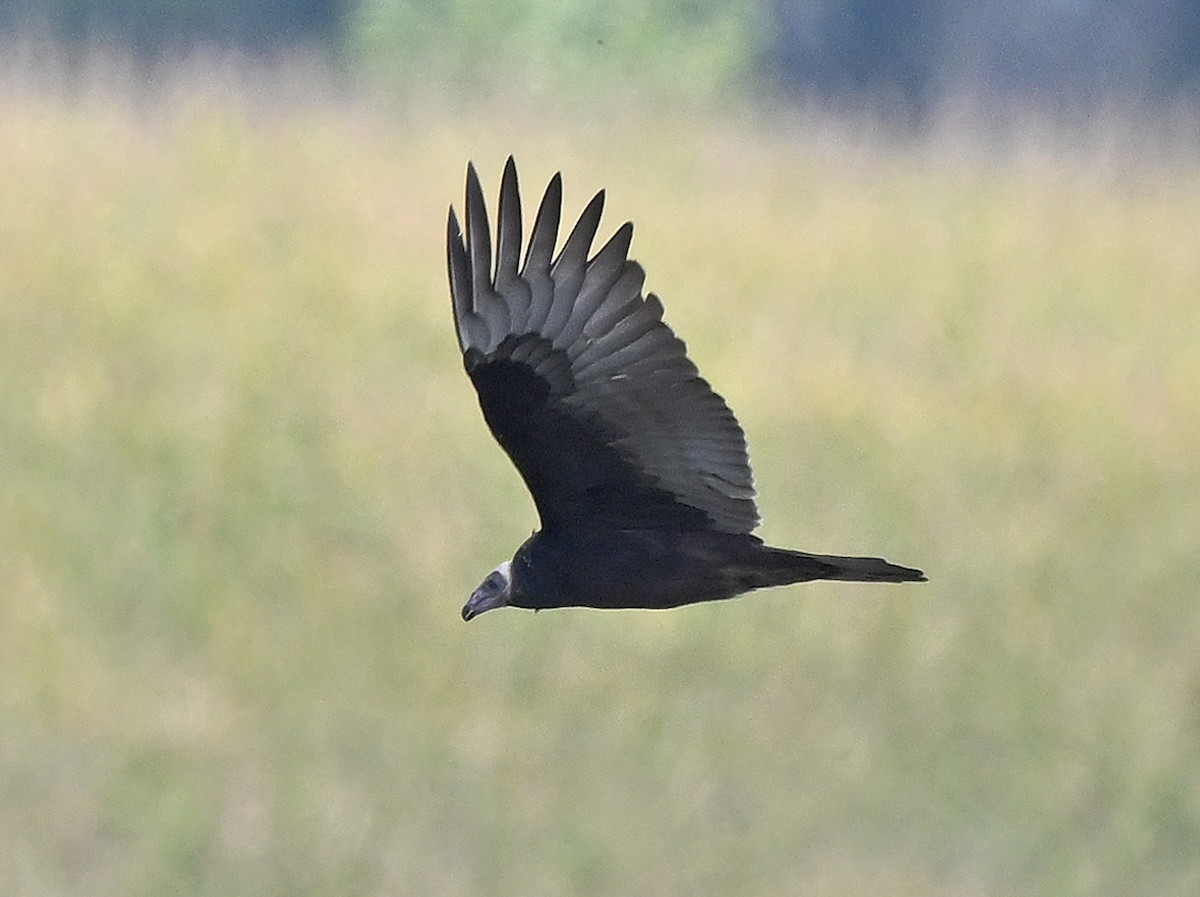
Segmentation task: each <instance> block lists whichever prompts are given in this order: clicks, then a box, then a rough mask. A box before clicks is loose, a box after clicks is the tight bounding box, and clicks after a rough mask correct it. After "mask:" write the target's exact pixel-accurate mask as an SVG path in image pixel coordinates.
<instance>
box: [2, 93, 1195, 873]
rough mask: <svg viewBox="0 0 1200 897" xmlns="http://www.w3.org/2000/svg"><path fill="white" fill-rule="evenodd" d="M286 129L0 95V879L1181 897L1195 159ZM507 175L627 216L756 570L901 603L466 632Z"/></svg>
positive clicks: (387, 127) (498, 531)
mask: <svg viewBox="0 0 1200 897" xmlns="http://www.w3.org/2000/svg"><path fill="white" fill-rule="evenodd" d="M167 74H168V75H169V73H167ZM321 96H323V95H322V94H320V93H318V92H310V93H309V96H308V99H304V100H301V99H297V94H296V93H295V91H283V92H273V91H272V89H271V87H270V75H269V73H264V72H262V71H260V70H250V71H249V72H247V73H245V81H244V83H243V82H240V81H238V80H237V79H236V78H233V79H230V78H229V77H228V75H225V76H222V75H220V73H208V74H207V75H205V76H203V77H202V76H199V75H197V74H196V73H195V72H192V73H191V74H190V75H184V74H180V75H177V76H173V77H167V78H166V79H165V80H164V83H163V84H162V85H161V87H160V89H159V90H158V91H151V90H147V89H146V88H145V87H144V86H142V87H141V89H140V90H139V91H136V92H135V91H133V90H131V89H128V86H127V85H126V84H125V83H123V82H116V83H106V82H104V80H103V79H93V83H92V84H91V89H90V90H89V91H88V92H86V93H83V94H77V95H73V96H67V95H64V94H60V93H57V92H55V91H53V90H47V89H44V88H42V87H39V86H36V82H35V81H33V80H31V79H25V80H21V79H16V78H11V77H10V78H9V79H8V81H7V82H6V83H5V90H3V91H2V92H0V132H2V133H3V134H4V135H5V160H6V161H5V165H4V166H0V383H2V384H3V388H0V657H3V658H4V665H3V673H2V674H0V892H3V893H12V894H23V895H38V894H55V895H73V894H78V895H88V897H103V895H110V894H111V895H122V897H125V895H130V894H163V893H186V894H198V895H205V894H211V895H218V894H219V895H223V897H224V895H230V894H253V895H255V897H264V895H281V897H282V895H288V897H294V895H302V894H314V895H316V894H347V893H369V894H397V893H398V894H438V895H448V897H454V895H489V897H491V895H495V894H525V895H564V894H578V895H601V894H643V895H649V897H654V895H669V894H680V893H687V894H696V895H704V894H712V895H722V897H724V895H729V894H738V895H748V897H749V895H778V894H792V893H803V894H808V895H816V897H821V895H838V897H846V895H849V897H854V895H872V897H874V895H878V894H889V895H897V897H906V895H913V897H915V895H921V897H930V895H935V897H936V895H945V897H952V895H953V897H961V895H970V894H988V895H1022V897H1029V895H1035V897H1037V895H1044V897H1063V895H1101V897H1103V895H1113V897H1117V895H1122V897H1123V895H1126V894H1128V893H1130V892H1138V893H1141V892H1145V893H1153V894H1161V895H1176V897H1184V895H1190V894H1194V893H1196V891H1197V888H1200V851H1197V849H1196V846H1197V843H1198V842H1200V747H1198V745H1200V700H1198V698H1200V617H1198V616H1197V614H1196V613H1195V608H1196V597H1197V596H1196V582H1197V581H1198V580H1200V536H1198V534H1200V503H1198V502H1197V501H1196V496H1197V495H1198V494H1200V466H1198V465H1197V463H1196V458H1197V456H1198V454H1200V392H1198V391H1197V390H1196V384H1197V383H1198V382H1200V343H1198V342H1197V340H1196V339H1195V335H1196V333H1197V332H1200V304H1198V303H1197V302H1196V284H1197V283H1200V254H1198V253H1197V252H1196V243H1195V235H1196V233H1198V232H1200V202H1198V201H1197V197H1200V158H1198V157H1197V154H1196V148H1195V147H1196V145H1195V143H1194V142H1188V141H1181V142H1180V143H1179V144H1178V145H1177V146H1175V147H1174V148H1172V147H1170V146H1168V145H1166V144H1164V143H1160V142H1156V140H1157V138H1156V136H1155V135H1157V134H1160V133H1161V132H1160V131H1159V130H1157V129H1156V128H1155V127H1152V126H1151V125H1150V124H1149V123H1140V124H1139V126H1138V127H1137V128H1132V127H1130V128H1126V127H1125V126H1124V125H1122V123H1121V122H1119V121H1117V122H1109V123H1108V125H1104V124H1102V123H1097V125H1096V127H1097V130H1096V132H1095V133H1093V134H1078V133H1071V134H1064V135H1060V138H1058V139H1055V138H1054V137H1053V135H1052V134H1051V135H1047V134H1046V133H1044V132H1039V131H1038V130H1037V129H1036V128H1035V127H1034V125H1036V122H1030V127H1029V128H1027V129H1026V130H1025V131H1024V132H1023V138H1022V139H1021V140H1018V141H1016V142H1014V144H1013V145H1012V146H1011V147H1010V148H1002V147H999V146H997V145H995V144H991V145H989V144H988V143H987V140H986V138H983V139H980V140H978V141H977V140H974V139H973V138H972V136H971V135H972V133H975V132H973V131H972V127H971V123H970V122H968V121H959V122H957V123H955V127H953V128H949V127H948V128H947V129H946V130H945V131H944V132H941V133H933V134H931V135H929V136H927V137H925V138H923V139H921V140H920V141H916V142H904V141H899V140H896V139H894V137H893V136H890V135H888V134H887V133H885V132H882V131H880V130H878V129H877V128H876V127H875V126H874V125H873V123H871V122H859V123H854V122H850V121H845V120H839V119H833V118H827V117H822V116H817V115H810V116H808V117H801V118H800V119H798V120H797V119H788V120H784V119H764V120H758V121H751V120H729V119H728V118H722V119H701V118H688V117H684V116H679V115H672V114H670V113H667V112H662V111H660V112H659V114H657V115H649V114H643V113H640V112H638V111H637V110H636V109H629V110H626V111H625V112H623V113H621V114H619V115H615V116H614V115H613V114H611V110H610V112H609V114H608V117H600V116H597V115H594V114H591V112H590V111H581V112H579V113H578V114H577V115H575V116H567V117H565V118H562V119H552V118H549V117H547V116H546V115H545V114H544V112H543V111H542V110H541V109H537V108H532V107H522V106H516V107H514V106H512V105H511V104H507V103H497V104H490V103H483V104H481V105H479V106H477V107H475V108H470V109H465V110H455V109H454V108H447V107H444V106H438V105H433V104H431V105H427V106H420V105H410V106H408V107H406V108H403V109H399V110H398V109H395V108H392V109H391V110H390V111H388V112H381V111H380V110H379V109H377V108H374V107H372V106H371V105H370V104H368V103H366V102H364V101H362V100H360V99H356V98H354V97H349V96H345V95H342V96H339V97H337V99H336V101H329V100H326V99H321V98H319V97H321ZM626 147H637V152H636V153H631V152H626V151H621V150H622V148H626ZM509 152H515V153H516V155H517V159H518V162H519V164H520V166H521V173H522V178H523V182H524V186H525V190H526V191H527V194H533V193H535V192H536V191H538V190H539V189H540V188H541V186H542V185H543V184H544V183H545V181H546V180H547V179H548V177H549V176H550V174H551V173H552V172H553V171H554V170H556V169H558V168H560V167H561V168H562V169H563V170H564V172H565V185H564V186H565V190H566V205H567V207H568V210H569V211H568V214H572V213H573V212H574V211H575V210H578V209H580V208H582V205H583V203H584V202H585V201H586V199H587V197H588V196H590V194H591V192H592V191H594V190H595V189H597V188H599V187H601V186H605V187H607V188H609V193H608V195H609V204H610V211H609V213H608V215H607V216H606V219H605V222H606V223H605V225H604V229H605V230H606V231H611V230H612V229H615V227H616V226H617V224H618V223H619V222H620V221H622V220H624V219H625V218H626V217H630V218H633V219H635V220H636V221H637V222H638V233H637V236H636V238H635V242H634V254H635V256H636V257H638V258H639V259H640V260H641V261H642V262H643V263H645V265H646V267H647V270H648V271H649V284H648V285H649V287H650V288H651V289H654V290H655V291H656V292H658V293H659V294H660V295H662V296H663V298H664V303H665V305H666V308H667V319H668V320H669V321H670V322H671V323H672V324H673V325H674V326H675V327H676V328H677V329H678V330H679V332H680V333H681V334H682V335H683V336H684V337H686V338H687V339H688V340H689V346H690V349H691V353H692V355H693V357H694V358H695V359H696V361H697V362H698V363H699V365H700V367H701V368H702V369H703V371H704V372H705V374H706V375H707V376H708V377H709V378H710V379H711V380H712V381H713V382H714V383H715V384H716V385H717V387H718V388H719V389H720V390H721V392H722V393H724V394H725V396H726V397H727V398H728V399H729V401H730V403H731V405H732V406H733V408H734V409H735V410H736V411H737V412H738V414H739V416H740V418H741V420H742V422H743V424H744V425H745V428H746V430H747V432H748V434H749V438H750V444H751V451H752V454H753V457H754V460H755V469H756V472H757V474H758V481H759V484H760V487H761V489H762V493H763V496H762V502H761V504H762V509H763V512H764V517H765V520H766V524H765V531H764V535H765V536H766V537H767V538H768V539H769V540H770V541H774V542H778V543H783V544H788V545H796V546H800V547H804V548H809V549H812V550H817V551H839V552H844V551H862V552H878V553H881V554H883V555H885V556H888V557H890V558H893V559H895V560H896V561H899V562H904V563H912V564H919V565H921V566H922V567H924V568H925V569H926V570H927V571H928V572H929V574H930V577H931V581H930V582H929V583H928V584H924V585H921V586H911V587H887V588H882V587H869V586H853V585H848V584H828V583H822V584H813V585H811V586H805V587H796V588H789V589H780V590H774V591H771V592H764V593H760V594H756V595H752V596H748V597H746V598H743V599H739V600H736V601H732V602H726V603H721V604H712V605H703V606H696V607H692V608H686V609H682V610H679V611H672V612H667V613H649V612H642V613H638V612H620V613H599V612H589V611H554V612H545V613H540V614H537V615H533V614H530V613H527V612H520V611H498V612H496V613H494V614H489V615H488V616H486V617H483V618H482V619H480V620H478V621H476V622H475V623H472V624H470V625H464V624H462V622H461V621H460V620H459V618H458V609H459V607H460V606H461V603H462V601H463V599H464V597H465V595H466V594H467V593H468V592H469V590H470V589H471V588H472V587H473V586H474V585H475V584H476V583H477V581H478V580H479V578H480V577H481V576H482V575H483V574H484V573H485V572H486V571H487V570H489V569H491V567H492V566H493V565H494V564H495V563H496V561H498V560H500V559H501V558H503V557H504V556H506V555H507V554H508V553H510V552H511V551H512V550H513V547H514V546H515V545H517V544H518V543H519V542H520V541H521V540H522V538H523V537H524V536H525V535H526V534H527V533H528V531H529V529H530V528H531V527H532V526H533V525H534V522H535V518H534V514H533V509H532V506H531V504H530V502H529V499H528V497H527V496H526V494H525V492H524V490H523V488H522V486H521V483H520V481H519V479H518V477H517V476H516V475H515V473H514V472H513V470H512V468H511V466H510V465H509V464H508V462H507V460H506V459H505V458H504V456H503V454H502V453H501V452H500V450H499V449H498V448H497V447H496V446H495V444H494V443H493V442H492V440H491V438H490V436H489V435H488V434H487V432H486V428H485V426H484V424H483V422H482V420H481V418H480V415H479V411H478V407H477V405H476V403H475V400H474V396H473V394H472V392H471V388H470V385H469V383H468V381H467V379H466V377H465V376H464V375H463V373H462V369H461V361H460V358H459V356H458V353H457V349H456V345H455V340H454V336H453V328H452V324H451V320H450V314H449V308H448V301H449V300H448V298H447V292H446V284H445V272H444V269H443V259H444V255H443V253H444V248H443V245H442V240H443V239H444V222H445V214H446V205H447V202H448V201H449V200H451V199H455V200H457V198H458V197H460V196H461V191H462V179H463V168H464V163H465V162H466V160H467V159H468V158H474V159H475V161H476V162H477V163H478V164H479V165H480V167H481V172H483V174H484V176H485V180H486V182H487V183H488V184H489V185H491V189H490V190H489V192H490V193H491V194H492V195H494V185H495V179H496V178H498V176H499V172H500V167H501V164H502V162H503V159H504V157H505V155H507V154H508V153H509Z"/></svg>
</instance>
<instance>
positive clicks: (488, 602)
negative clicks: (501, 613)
mask: <svg viewBox="0 0 1200 897" xmlns="http://www.w3.org/2000/svg"><path fill="white" fill-rule="evenodd" d="M507 604H508V592H507V591H504V592H498V591H496V590H495V589H488V588H487V586H486V584H485V585H482V586H480V587H479V588H477V589H476V590H475V591H474V592H472V593H471V597H470V598H468V599H467V603H466V604H464V605H463V609H462V618H463V621H464V622H469V621H470V620H472V619H474V618H475V617H478V616H479V615H480V614H481V613H483V612H484V611H485V610H493V609H495V608H497V607H504V606H506V605H507Z"/></svg>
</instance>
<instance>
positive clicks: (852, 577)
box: [757, 545, 925, 585]
mask: <svg viewBox="0 0 1200 897" xmlns="http://www.w3.org/2000/svg"><path fill="white" fill-rule="evenodd" d="M757 566H758V567H759V570H760V571H761V572H762V573H763V575H764V576H765V577H766V578H767V579H768V580H769V582H768V583H766V584H769V585H784V584H786V583H791V582H808V581H809V580H813V579H838V580H843V581H846V582H925V574H924V573H923V572H922V571H920V570H916V569H914V568H912V567H901V566H900V565H898V564H889V563H888V562H887V561H885V560H884V559H883V558H853V557H840V556H838V555H832V554H809V553H808V552H805V551H792V550H791V549H789V548H772V547H771V546H769V545H764V546H762V549H761V553H760V554H759V558H758V563H757Z"/></svg>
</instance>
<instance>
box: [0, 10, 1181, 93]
mask: <svg viewBox="0 0 1200 897" xmlns="http://www.w3.org/2000/svg"><path fill="white" fill-rule="evenodd" d="M618 6H619V7H620V8H619V9H617V7H618ZM627 6H628V4H626V5H625V6H620V4H617V5H616V6H614V0H609V2H608V3H605V2H601V0H562V2H561V3H558V4H547V5H545V6H544V7H541V6H538V5H536V4H534V5H527V4H526V5H520V8H518V9H514V10H513V11H511V13H510V12H509V11H504V12H503V14H500V13H498V12H497V9H496V7H495V6H494V2H493V0H478V2H476V0H460V2H457V3H454V4H447V3H444V2H437V0H0V32H5V33H8V34H10V35H12V34H32V35H34V36H36V37H40V38H52V39H54V40H57V41H60V42H63V43H64V44H66V45H67V46H70V45H72V44H88V43H92V42H96V41H102V42H107V43H117V44H119V45H123V46H126V47H128V48H131V49H132V50H134V51H135V52H136V53H138V54H139V55H143V56H152V57H156V56H162V55H164V54H169V53H173V52H175V51H177V50H179V49H181V48H187V47H190V46H195V45H211V44H216V45H220V46H228V47H235V48H238V49H241V50H249V51H258V50H265V51H271V50H276V49H279V48H281V47H287V46H289V45H292V44H297V43H303V44H309V45H311V44H321V45H324V46H326V47H328V48H329V50H330V51H331V53H333V54H335V55H340V56H342V57H343V58H345V59H346V60H347V61H348V62H350V63H351V64H353V63H355V62H363V61H365V62H366V63H368V64H367V66H366V68H367V69H368V70H379V69H381V68H383V69H388V68H390V70H392V71H394V72H401V73H403V72H405V71H408V72H411V71H421V70H426V71H427V70H428V66H426V65H425V63H424V62H422V61H420V60H416V61H415V63H414V65H412V66H409V67H408V68H407V69H406V68H405V67H404V66H403V65H400V66H390V67H389V66H386V65H385V66H380V65H371V64H370V63H372V62H375V63H378V62H380V61H384V62H386V61H388V60H386V59H375V60H370V59H366V60H364V59H363V58H362V57H363V56H364V55H367V56H369V55H370V54H372V53H374V54H376V56H378V57H391V58H393V59H394V58H395V57H396V56H397V55H401V54H403V53H406V52H409V53H419V52H425V53H427V54H428V59H429V60H433V61H437V60H445V59H453V58H456V57H460V58H476V57H478V55H479V52H478V51H479V49H480V47H481V46H483V44H485V43H486V41H487V40H488V39H489V35H490V34H491V33H492V32H493V31H495V30H497V29H500V31H498V32H497V33H496V34H495V35H494V40H495V43H496V44H497V45H506V46H511V45H513V43H514V41H515V40H520V39H529V38H530V35H542V36H544V44H543V45H540V46H537V47H533V48H531V52H530V53H528V54H526V55H532V54H533V53H542V54H546V55H549V54H554V53H559V54H571V53H579V52H581V51H580V50H579V48H580V47H585V48H586V47H589V46H590V47H605V48H612V49H611V50H608V49H606V52H613V53H616V52H620V51H619V50H618V49H616V48H619V47H624V48H625V52H626V53H627V54H628V55H629V59H627V60H624V61H619V63H618V67H623V69H625V70H630V71H639V70H643V69H644V68H645V67H646V62H647V52H648V51H647V44H648V43H651V44H652V43H653V41H654V40H655V39H656V38H655V35H656V34H660V33H667V34H670V35H672V46H671V49H670V51H669V52H673V53H676V54H682V56H679V57H678V58H681V59H684V60H687V61H688V64H687V65H685V66H682V67H690V68H692V70H693V74H694V73H695V70H696V69H695V66H694V65H691V62H692V60H689V57H688V56H687V54H688V53H689V49H688V41H689V40H693V39H694V40H695V41H696V43H695V47H696V54H697V58H700V57H703V58H705V59H720V60H721V61H720V63H719V64H720V65H722V66H724V69H723V71H728V72H730V73H733V72H738V73H744V72H746V71H750V72H752V73H754V74H755V75H756V76H758V77H759V78H765V79H767V80H770V81H773V82H775V83H777V84H782V85H783V86H784V87H785V88H791V89H794V90H797V91H802V92H810V93H815V94H818V95H823V96H834V97H839V98H854V97H867V98H879V97H884V98H887V99H895V100H897V101H899V102H901V103H903V104H905V105H907V106H908V107H909V108H911V109H913V110H916V111H919V110H920V109H921V108H923V107H924V106H926V105H927V104H928V103H929V102H930V101H932V100H936V99H937V98H939V97H941V96H945V95H947V94H954V93H963V92H967V93H972V94H975V95H979V96H983V97H994V96H999V97H1012V98H1017V99H1030V98H1033V99H1036V100H1039V101H1042V102H1050V103H1053V102H1055V101H1059V100H1061V101H1079V100H1084V101H1089V100H1096V99H1102V98H1105V97H1111V96H1121V97H1123V98H1133V99H1137V100H1139V101H1140V100H1150V99H1154V98H1159V99H1167V100H1170V99H1174V98H1176V97H1178V96H1180V95H1181V94H1185V93H1190V92H1195V91H1197V90H1198V89H1200V2H1197V0H1139V2H1137V3H1130V2H1128V0H1008V2H1003V3H997V2H994V0H730V2H729V3H727V4H724V5H722V4H716V5H714V4H711V3H704V2H700V0H693V2H690V3H685V4H681V3H679V2H678V0H645V2H644V4H643V6H640V7H638V8H639V10H641V11H642V12H644V11H646V10H650V11H652V12H654V13H656V14H658V16H657V18H651V19H647V18H646V17H645V16H643V15H624V14H621V13H620V10H621V9H627ZM614 9H616V12H614ZM738 17H740V20H741V21H743V22H745V23H746V26H745V27H738V28H734V29H732V30H731V29H730V28H729V25H730V21H731V20H732V19H734V18H738ZM541 19H544V20H545V21H540V20H541ZM718 19H720V21H718ZM652 21H657V22H658V23H659V25H660V26H661V27H660V29H659V30H658V31H656V30H655V28H654V27H648V26H649V24H650V23H651V22H652ZM464 23H466V24H464ZM708 26H711V27H708ZM389 28H391V29H393V30H394V31H395V32H397V33H396V34H395V35H393V36H391V37H389V36H388V34H387V33H386V32H387V30H388V29H389ZM504 28H510V29H511V32H510V33H507V34H506V33H503V31H502V29H504ZM621 28H625V29H627V30H628V29H637V30H638V34H637V36H632V35H629V34H622V33H621V32H620V29H621ZM706 28H707V30H706ZM568 29H570V30H568ZM593 29H595V33H594V34H593V33H592V31H593ZM585 32H586V33H585ZM735 32H736V36H734V37H727V36H728V35H732V34H735ZM714 34H716V35H718V41H719V40H721V39H727V40H729V41H732V42H734V43H731V44H730V45H729V46H728V47H727V49H728V52H724V53H723V54H722V53H714V52H713V48H714V46H715V44H714V40H713V35H714ZM680 35H684V36H683V37H680ZM416 37H419V40H416ZM456 41H457V43H456ZM481 42H483V43H481ZM522 52H524V49H522ZM650 52H652V51H650ZM705 54H707V55H705ZM664 59H665V64H666V67H667V68H668V69H671V68H674V67H680V66H678V65H677V58H675V57H672V58H666V57H664ZM739 59H740V62H739V61H738V60H739ZM584 63H585V64H587V63H588V60H584ZM701 64H703V63H701ZM568 68H569V67H568ZM578 68H579V67H578V66H576V69H577V70H578ZM721 77H722V75H721V74H720V73H716V74H715V76H714V77H713V78H712V79H710V81H711V83H719V81H720V78H721ZM706 83H709V82H706Z"/></svg>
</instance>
